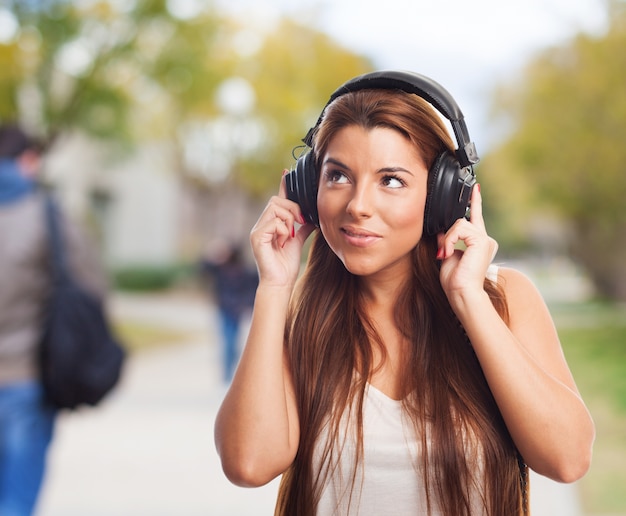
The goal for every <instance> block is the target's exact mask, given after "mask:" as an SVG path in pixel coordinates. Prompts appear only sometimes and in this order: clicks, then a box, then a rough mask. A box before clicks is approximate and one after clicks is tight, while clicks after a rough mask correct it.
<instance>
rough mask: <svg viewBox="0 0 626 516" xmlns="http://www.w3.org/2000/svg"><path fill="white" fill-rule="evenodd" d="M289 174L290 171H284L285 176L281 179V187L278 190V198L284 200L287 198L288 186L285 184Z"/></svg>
mask: <svg viewBox="0 0 626 516" xmlns="http://www.w3.org/2000/svg"><path fill="white" fill-rule="evenodd" d="M287 174H289V170H288V169H284V170H283V175H282V177H281V179H280V187H279V188H278V196H279V197H282V198H283V199H286V198H287V185H286V184H285V176H286V175H287Z"/></svg>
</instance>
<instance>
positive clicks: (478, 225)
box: [437, 184, 498, 260]
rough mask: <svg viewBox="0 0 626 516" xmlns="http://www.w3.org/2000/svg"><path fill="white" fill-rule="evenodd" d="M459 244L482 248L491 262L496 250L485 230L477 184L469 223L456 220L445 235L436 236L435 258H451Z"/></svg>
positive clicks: (473, 193)
mask: <svg viewBox="0 0 626 516" xmlns="http://www.w3.org/2000/svg"><path fill="white" fill-rule="evenodd" d="M459 242H461V243H462V244H464V245H465V248H469V247H472V246H474V247H475V246H479V247H483V246H484V247H485V248H486V249H487V252H488V253H489V255H490V259H491V260H493V258H494V257H495V253H496V251H497V249H498V245H497V243H496V241H495V240H494V239H493V238H491V237H489V235H488V234H487V231H486V228H485V221H484V219H483V210H482V196H481V193H480V185H479V184H476V186H475V188H474V189H473V191H472V197H471V212H470V220H469V222H468V221H467V220H465V219H463V218H461V219H459V220H457V221H456V222H455V223H454V224H453V225H452V227H451V228H450V229H449V230H448V231H447V232H446V233H439V234H438V235H437V246H438V252H437V258H438V259H440V260H444V259H446V258H447V257H449V256H451V255H452V254H453V253H454V251H455V248H456V247H457V245H458V244H459Z"/></svg>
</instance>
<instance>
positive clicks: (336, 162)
mask: <svg viewBox="0 0 626 516" xmlns="http://www.w3.org/2000/svg"><path fill="white" fill-rule="evenodd" d="M329 163H330V164H333V165H337V166H338V167H341V168H344V169H346V170H350V167H349V166H348V165H346V164H345V163H342V162H341V161H339V160H338V159H335V158H326V159H325V160H324V163H323V165H327V164H329ZM390 172H391V173H395V172H404V173H406V174H409V175H411V176H412V175H414V174H413V172H411V171H410V170H407V169H406V168H404V167H383V168H381V169H379V170H377V171H376V173H377V174H388V173H390Z"/></svg>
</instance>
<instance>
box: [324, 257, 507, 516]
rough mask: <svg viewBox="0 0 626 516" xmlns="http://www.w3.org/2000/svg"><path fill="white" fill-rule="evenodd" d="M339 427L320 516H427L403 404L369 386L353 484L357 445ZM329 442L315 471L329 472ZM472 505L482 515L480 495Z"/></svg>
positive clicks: (492, 273) (493, 273) (493, 271)
mask: <svg viewBox="0 0 626 516" xmlns="http://www.w3.org/2000/svg"><path fill="white" fill-rule="evenodd" d="M497 276H498V269H497V267H495V266H492V267H490V268H489V271H488V273H487V277H488V278H489V279H490V280H492V281H497ZM341 424H342V428H341V435H342V436H344V437H343V438H344V442H342V443H339V446H338V447H339V448H341V447H342V446H343V448H342V449H341V450H340V451H341V454H340V456H339V458H336V459H335V462H336V464H337V466H336V468H335V470H334V471H332V472H329V474H328V476H327V479H326V483H325V485H324V488H323V491H322V496H321V499H320V502H319V504H318V508H317V514H318V516H348V515H358V516H397V515H408V514H416V515H419V514H426V494H425V488H424V480H423V475H422V472H421V471H419V470H418V469H417V468H418V466H417V465H418V464H421V462H422V461H421V460H419V457H418V454H419V453H420V446H419V445H418V443H417V438H416V436H415V434H414V432H415V431H414V430H413V428H412V426H411V425H410V424H408V423H407V421H406V418H405V417H404V414H403V411H402V402H401V401H397V400H394V399H392V398H390V397H389V396H387V395H386V394H384V393H383V392H381V391H379V390H378V389H376V388H375V387H374V386H372V385H369V384H368V387H367V389H366V391H365V398H364V400H363V448H364V449H363V460H362V462H361V463H360V464H359V465H358V466H357V471H356V475H355V476H354V484H352V479H353V468H354V463H355V439H354V436H352V435H351V434H350V431H349V429H353V428H354V425H350V424H349V423H348V417H347V416H345V415H344V417H343V418H342V422H341ZM327 439H328V429H327V428H324V429H323V431H322V434H321V436H320V438H319V439H318V443H317V444H316V450H315V457H314V463H313V467H314V470H315V471H320V468H322V467H323V468H326V469H328V468H329V464H332V463H333V459H332V458H330V459H329V458H327V459H326V460H324V461H322V458H321V454H322V451H323V448H324V445H325V443H326V442H327ZM322 462H323V464H322ZM477 466H478V465H477ZM324 472H325V471H323V473H324ZM477 472H478V471H477ZM472 505H473V510H472V514H476V515H481V514H485V510H484V508H483V505H482V504H481V503H480V495H479V493H478V492H475V493H474V497H473V503H472ZM431 509H432V511H433V512H432V515H433V516H437V515H438V514H440V513H439V512H437V508H436V507H432V508H431Z"/></svg>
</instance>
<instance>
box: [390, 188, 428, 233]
mask: <svg viewBox="0 0 626 516" xmlns="http://www.w3.org/2000/svg"><path fill="white" fill-rule="evenodd" d="M425 203H426V196H425V195H424V196H419V197H418V198H417V199H413V200H408V199H407V200H406V202H395V203H391V204H390V208H389V209H388V210H386V211H385V218H386V219H387V221H388V223H389V224H390V225H392V226H395V227H396V228H397V229H399V230H400V229H401V230H407V231H411V230H412V232H414V233H419V236H421V234H422V228H423V226H424V206H425Z"/></svg>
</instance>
